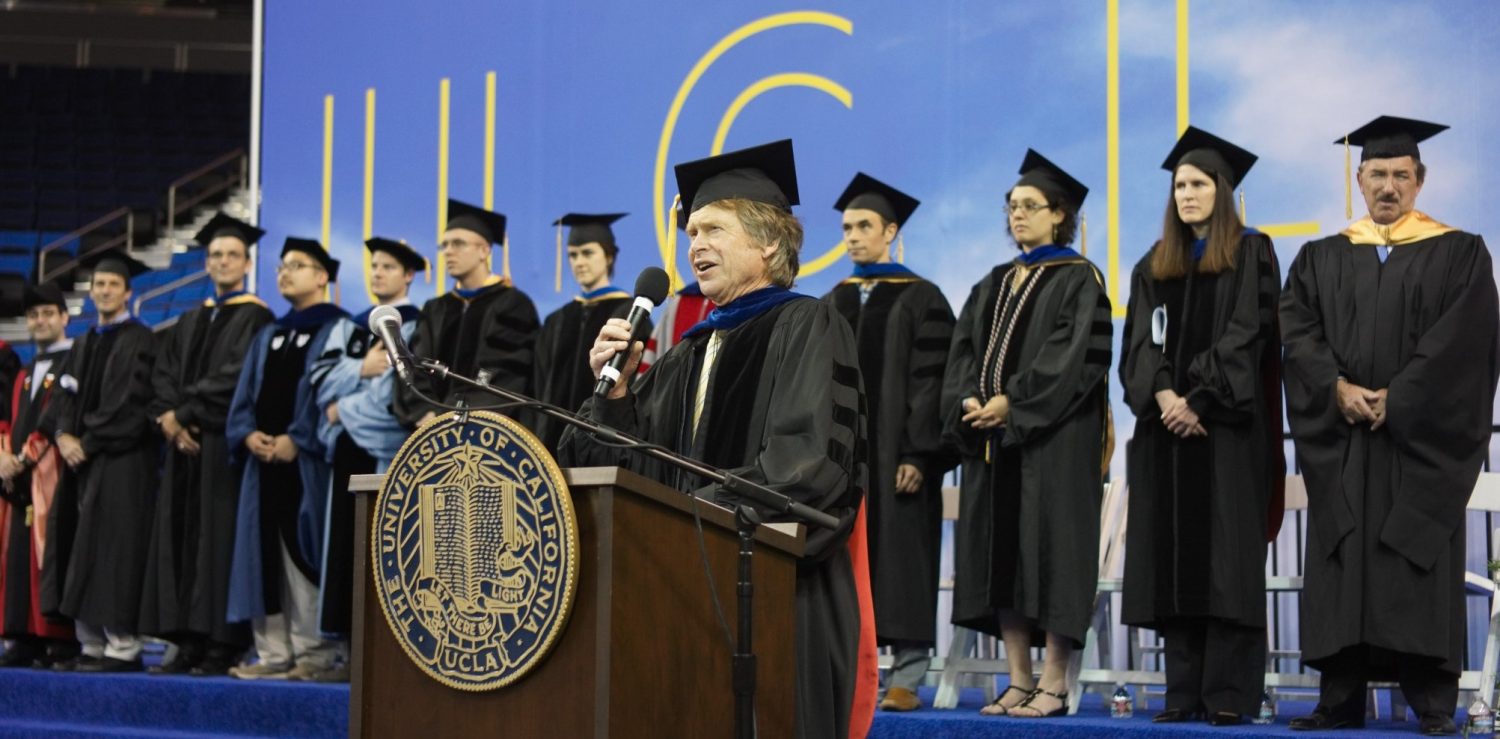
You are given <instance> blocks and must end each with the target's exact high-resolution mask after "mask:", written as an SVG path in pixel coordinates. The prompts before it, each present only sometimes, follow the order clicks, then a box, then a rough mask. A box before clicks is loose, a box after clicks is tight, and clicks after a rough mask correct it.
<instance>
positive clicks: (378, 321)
mask: <svg viewBox="0 0 1500 739" xmlns="http://www.w3.org/2000/svg"><path fill="white" fill-rule="evenodd" d="M370 333H372V334H375V335H376V336H379V337H380V343H382V344H384V345H385V355H386V356H387V357H389V358H390V360H391V366H393V367H395V368H396V374H397V375H400V376H401V381H402V382H404V383H406V384H407V385H410V384H411V378H412V367H413V366H414V365H415V364H416V358H415V357H413V356H412V354H411V350H409V349H407V348H406V342H405V341H402V340H401V311H399V310H396V308H395V306H390V305H382V306H377V307H376V308H375V310H373V311H370Z"/></svg>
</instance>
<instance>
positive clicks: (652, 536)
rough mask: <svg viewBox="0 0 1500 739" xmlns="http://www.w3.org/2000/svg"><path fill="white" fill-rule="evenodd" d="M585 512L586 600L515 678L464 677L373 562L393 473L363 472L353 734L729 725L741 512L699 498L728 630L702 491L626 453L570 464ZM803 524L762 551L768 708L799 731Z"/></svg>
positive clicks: (683, 730)
mask: <svg viewBox="0 0 1500 739" xmlns="http://www.w3.org/2000/svg"><path fill="white" fill-rule="evenodd" d="M564 474H565V477H566V479H567V482H568V487H569V489H570V490H571V492H572V496H573V505H574V509H575V510H576V512H577V516H578V534H579V557H580V561H579V578H578V590H577V596H576V598H575V600H574V601H573V610H572V613H571V615H570V616H569V619H568V624H567V625H566V627H565V628H564V629H563V632H562V634H561V637H560V638H559V640H558V642H557V644H556V645H555V646H554V647H553V649H552V652H551V654H549V655H548V656H547V657H546V658H545V659H544V660H543V662H542V663H541V664H540V665H538V666H537V667H536V668H535V669H534V670H532V672H531V673H530V674H528V675H526V676H525V677H523V678H522V679H521V680H519V681H518V682H515V683H513V684H511V685H509V686H507V687H504V688H499V689H497V690H493V691H489V692H484V693H470V692H465V691H461V690H455V689H453V688H449V687H447V686H444V685H442V684H440V683H438V682H437V681H436V680H433V679H432V678H430V677H428V676H427V675H426V674H425V673H423V672H422V671H421V670H420V669H419V668H418V667H417V666H416V665H414V664H412V662H411V660H410V659H409V658H408V657H407V656H406V654H405V653H404V652H402V650H401V646H400V645H399V644H397V642H396V640H395V637H394V636H393V635H392V634H391V630H390V626H389V624H388V623H387V622H386V618H385V615H384V614H383V613H382V612H381V608H380V602H379V600H378V596H377V594H376V591H375V585H374V580H373V578H372V576H371V571H370V539H369V531H370V522H371V516H372V512H373V510H374V498H375V495H376V494H377V493H378V491H379V489H380V485H381V483H382V478H383V476H382V475H355V476H353V477H352V478H350V484H349V490H350V492H351V493H354V494H355V495H356V503H355V515H356V520H357V521H358V525H357V526H356V530H355V538H354V562H355V566H354V572H355V580H354V624H353V633H352V634H351V648H352V655H351V659H352V663H351V666H352V671H351V672H352V675H351V684H350V692H349V735H350V736H358V737H419V738H425V739H438V738H440V737H491V736H506V737H548V738H549V739H565V738H566V739H572V738H573V737H601V738H602V737H667V736H683V737H700V736H701V737H728V736H733V734H734V726H733V720H734V695H733V693H732V692H731V682H730V657H731V655H732V653H733V648H732V644H733V641H732V639H733V636H734V634H733V630H734V628H735V614H736V610H735V609H736V599H735V573H736V554H737V552H738V541H737V538H736V534H735V528H734V514H733V513H732V512H730V511H729V510H727V509H724V508H721V507H719V506H716V505H714V504H712V503H709V502H707V501H701V500H700V501H698V505H697V508H698V510H699V512H700V515H701V518H702V521H703V534H704V543H705V544H706V546H707V550H708V562H709V566H710V568H711V569H712V571H713V580H714V586H715V588H716V589H717V591H718V594H719V603H720V605H721V606H722V607H723V612H724V618H725V621H726V622H727V624H728V626H729V629H730V633H729V634H726V633H725V632H724V629H723V627H722V626H720V623H719V619H718V617H717V616H716V615H715V613H714V606H713V600H712V598H711V597H710V595H709V586H708V581H707V577H706V575H705V572H704V566H703V559H702V557H701V556H700V553H699V547H698V534H697V531H696V528H695V525H694V520H693V513H692V509H693V503H692V499H691V498H689V497H688V496H686V495H684V494H683V493H680V492H678V491H676V490H673V489H670V488H668V487H666V486H664V485H661V484H659V483H657V482H654V481H652V480H649V479H647V478H645V477H641V476H640V475H636V474H634V473H631V472H629V471H627V470H622V469H618V468H613V467H589V468H579V469H571V470H566V471H565V472H564ZM802 547H803V538H802V534H801V528H800V527H793V526H779V527H770V526H762V527H761V529H760V532H759V534H758V535H757V546H756V556H755V564H754V585H755V611H756V613H755V623H754V637H755V653H756V655H757V657H758V658H759V664H758V669H757V685H758V687H757V691H756V696H755V699H756V703H755V706H756V720H757V724H758V726H759V729H760V735H761V736H767V737H780V736H792V734H793V726H794V721H795V712H794V690H793V682H794V677H793V676H794V674H795V665H794V662H793V640H794V634H795V629H796V626H795V619H794V604H793V597H794V595H795V581H796V576H797V573H796V558H797V556H799V555H800V554H801V553H802Z"/></svg>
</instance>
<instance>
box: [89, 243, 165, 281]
mask: <svg viewBox="0 0 1500 739" xmlns="http://www.w3.org/2000/svg"><path fill="white" fill-rule="evenodd" d="M83 264H84V266H86V267H89V268H90V269H92V270H93V271H95V272H104V273H107V274H112V275H119V276H121V277H124V278H125V282H126V283H127V284H129V282H130V278H132V277H138V276H140V275H143V274H146V273H147V272H150V271H151V268H150V267H147V266H146V265H145V264H144V263H143V262H141V261H140V260H139V259H136V258H135V257H132V256H130V255H129V254H126V253H125V252H124V251H122V250H119V249H107V250H105V251H103V252H100V253H98V254H94V255H91V256H89V257H87V258H85V259H84V260H83Z"/></svg>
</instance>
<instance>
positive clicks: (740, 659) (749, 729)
mask: <svg viewBox="0 0 1500 739" xmlns="http://www.w3.org/2000/svg"><path fill="white" fill-rule="evenodd" d="M414 363H415V364H416V367H417V369H420V370H422V371H424V372H427V373H429V374H432V375H435V376H436V377H438V378H439V379H446V380H452V381H455V382H457V383H459V384H460V385H465V386H467V387H471V388H474V389H476V390H480V391H482V392H485V393H488V394H490V395H493V396H495V397H497V398H500V399H502V400H505V401H508V402H510V403H515V404H517V405H523V406H527V407H530V408H533V409H535V410H538V411H541V412H542V413H544V414H546V415H547V416H549V417H551V418H554V419H557V420H559V421H562V422H563V423H566V424H568V425H570V426H573V427H575V428H577V429H580V430H582V431H585V432H587V433H588V434H590V435H591V436H593V437H595V438H597V439H601V440H604V441H605V442H607V443H610V444H618V445H621V446H623V447H625V448H627V449H630V450H631V451H634V452H637V453H639V454H645V455H647V456H649V457H653V458H655V459H658V460H661V461H663V462H666V463H667V464H669V465H671V466H673V467H676V468H677V469H679V470H682V471H685V472H690V473H692V474H695V475H698V476H700V477H704V478H707V479H709V480H712V481H713V482H715V483H718V485H719V488H720V489H722V490H724V491H726V492H728V493H730V494H732V495H734V496H736V498H737V499H738V500H740V501H745V500H750V501H753V502H754V503H755V504H757V505H756V506H752V505H749V504H748V503H745V502H739V503H737V504H736V505H735V511H734V521H735V529H736V530H737V532H738V535H739V559H738V565H739V571H738V580H737V581H736V583H735V592H736V594H737V600H736V602H737V607H738V610H739V612H738V614H737V615H738V624H737V625H738V628H737V631H738V635H737V639H736V644H735V651H734V656H733V659H732V661H731V664H732V674H733V689H734V735H735V737H736V738H737V739H751V737H754V736H755V733H756V730H755V687H756V686H755V682H756V681H755V670H756V659H755V650H754V642H753V641H752V633H751V624H752V623H753V620H754V619H753V618H752V617H753V615H754V613H755V610H754V595H755V586H754V584H753V583H752V580H751V564H752V562H753V560H754V555H755V530H756V529H757V528H758V527H759V526H760V524H761V523H762V521H763V519H762V511H761V510H760V509H765V510H769V511H772V512H774V513H779V514H783V515H786V516H790V517H792V518H794V519H797V520H800V521H804V522H807V523H810V524H813V525H816V526H821V527H823V528H826V529H835V528H838V525H839V521H838V519H837V518H835V517H834V516H831V515H829V514H827V513H824V512H823V511H820V510H818V509H816V508H813V507H811V506H808V505H807V504H805V503H799V502H797V501H795V500H792V499H791V498H789V497H787V496H785V495H782V494H781V493H778V492H776V491H775V490H772V489H770V488H768V487H766V486H764V485H761V484H759V483H755V482H751V481H750V480H746V479H744V478H742V477H739V476H737V475H734V474H732V473H729V472H726V471H724V470H721V469H719V468H717V467H713V466H710V465H706V464H703V463H702V462H699V461H697V460H695V459H693V458H691V457H687V456H684V455H681V454H677V453H675V452H671V451H668V450H666V449H662V448H660V447H656V446H653V445H651V444H649V443H648V442H646V441H644V440H641V439H637V438H635V437H633V436H630V435H629V434H625V433H622V432H620V431H616V430H615V429H612V428H610V427H608V426H605V425H604V424H601V423H596V422H594V421H591V420H589V419H587V418H583V417H582V416H579V415H578V414H576V413H571V412H568V411H565V410H562V409H560V408H556V407H553V406H550V405H547V404H545V403H541V402H539V401H537V400H535V399H533V398H528V397H526V396H525V395H522V394H520V393H517V392H513V391H510V390H506V389H505V388H500V387H495V386H493V385H491V384H489V381H488V380H489V378H488V376H487V375H486V374H484V373H481V374H480V376H479V378H478V379H471V378H468V377H464V376H463V375H460V374H456V373H454V372H451V371H449V369H448V367H447V366H446V365H444V364H443V363H442V362H438V361H435V360H431V359H419V358H415V361H414ZM625 380H626V378H621V381H625ZM689 494H690V493H689ZM757 506H758V507H757Z"/></svg>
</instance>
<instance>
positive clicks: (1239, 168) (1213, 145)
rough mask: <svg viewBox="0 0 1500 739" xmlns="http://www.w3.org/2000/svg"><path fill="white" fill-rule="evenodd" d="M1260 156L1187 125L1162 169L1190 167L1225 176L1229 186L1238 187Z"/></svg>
mask: <svg viewBox="0 0 1500 739" xmlns="http://www.w3.org/2000/svg"><path fill="white" fill-rule="evenodd" d="M1259 158H1260V157H1258V156H1256V155H1255V154H1252V153H1250V152H1249V151H1247V150H1245V149H1242V148H1240V147H1238V146H1235V145H1234V144H1231V143H1229V142H1228V141H1225V140H1224V139H1221V138H1219V137H1218V136H1215V135H1213V134H1211V133H1209V132H1207V131H1205V130H1203V129H1201V128H1195V127H1193V126H1188V128H1187V130H1186V131H1183V132H1182V137H1181V138H1179V139H1177V145H1176V146H1173V147H1172V153H1170V154H1168V155H1167V160H1166V161H1164V162H1162V163H1161V168H1162V169H1165V170H1167V171H1168V172H1174V173H1175V172H1176V171H1177V168H1178V167H1179V166H1181V165H1183V164H1191V165H1193V166H1194V167H1197V168H1199V169H1202V170H1206V171H1208V172H1213V173H1215V174H1221V175H1224V177H1225V178H1226V179H1228V180H1229V185H1230V186H1231V187H1239V185H1240V181H1241V180H1243V179H1245V173H1246V172H1249V171H1250V168H1251V167H1253V166H1255V161H1256V160H1257V159H1259Z"/></svg>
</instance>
